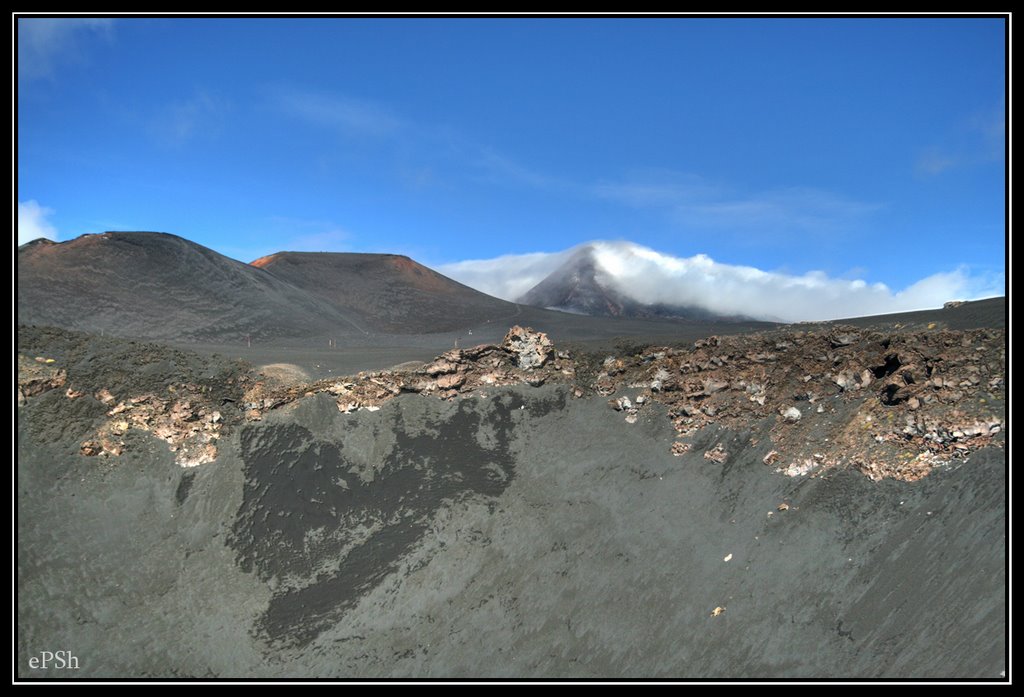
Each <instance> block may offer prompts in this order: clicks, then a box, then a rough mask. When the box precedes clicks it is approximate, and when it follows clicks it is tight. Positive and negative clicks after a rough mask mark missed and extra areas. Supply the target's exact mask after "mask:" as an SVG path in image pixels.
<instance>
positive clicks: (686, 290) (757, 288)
mask: <svg viewBox="0 0 1024 697" xmlns="http://www.w3.org/2000/svg"><path fill="white" fill-rule="evenodd" d="M581 246H590V247H591V248H592V250H593V254H594V258H595V260H596V262H597V267H598V273H599V276H600V280H601V281H602V282H605V283H608V284H610V285H612V286H613V287H615V288H616V289H617V290H619V291H620V292H622V293H625V294H626V295H628V296H630V297H632V298H633V299H635V300H637V301H639V302H642V303H649V304H654V303H665V304H671V305H690V306H698V307H702V308H705V309H707V310H711V311H713V312H717V313H721V314H725V315H744V316H748V317H754V318H759V319H772V320H781V321H786V322H798V321H803V320H826V319H837V318H842V317H858V316H867V315H877V314H886V313H890V312H905V311H911V310H923V309H930V308H938V307H942V304H943V303H944V302H946V301H948V300H973V299H979V298H984V297H992V296H996V295H1002V294H1004V292H1005V290H1004V288H1003V277H1002V274H999V275H997V276H996V277H977V276H972V275H971V274H970V273H969V272H968V270H967V269H966V268H965V267H960V268H957V269H955V270H952V271H949V272H945V273H937V274H934V275H932V276H928V277H927V278H924V279H921V280H920V281H918V282H916V283H914V284H912V285H910V286H908V287H907V288H904V289H903V290H898V291H893V290H892V289H890V288H889V287H888V286H886V285H885V284H882V283H874V284H868V283H866V282H864V281H861V280H852V281H851V280H845V279H838V278H830V277H828V276H826V275H825V274H824V273H822V272H820V271H812V272H810V273H807V274H804V275H802V276H792V275H787V274H783V273H777V272H770V271H762V270H760V269H757V268H754V267H751V266H734V265H731V264H721V263H718V262H716V261H715V260H713V259H711V258H710V257H708V256H706V255H704V254H698V255H696V256H693V257H689V258H680V257H673V256H670V255H667V254H661V253H659V252H656V251H654V250H652V249H648V248H647V247H642V246H640V245H637V244H632V243H629V242H591V243H588V245H581ZM577 249H579V247H577V248H574V249H571V250H566V251H564V252H556V253H550V254H548V253H535V254H522V255H514V256H504V257H498V258H497V259H486V260H473V261H462V262H456V263H453V264H446V265H442V266H439V267H438V270H439V271H440V272H441V273H443V274H445V275H447V276H450V277H451V278H454V279H455V280H457V281H460V282H461V283H465V284H466V285H468V286H471V287H473V288H476V289H478V290H481V291H483V292H485V293H488V294H490V295H494V296H497V297H499V298H504V299H506V300H516V299H517V298H519V297H520V296H522V295H523V294H524V293H525V292H526V291H527V290H529V289H530V288H532V287H533V286H534V285H536V284H537V283H539V282H540V281H541V280H543V279H544V277H545V276H547V275H548V274H550V273H551V272H552V271H554V270H555V269H556V268H558V266H559V265H561V264H562V263H563V262H564V261H565V260H566V259H567V258H568V256H569V255H571V254H572V253H573V252H574V251H576V250H577Z"/></svg>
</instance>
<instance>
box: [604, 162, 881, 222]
mask: <svg viewBox="0 0 1024 697" xmlns="http://www.w3.org/2000/svg"><path fill="white" fill-rule="evenodd" d="M591 191H592V193H593V194H594V195H595V196H597V197H599V198H604V199H607V200H612V201H616V202H619V203H623V204H626V205H629V206H632V207H634V208H642V209H653V210H661V211H663V212H665V214H666V215H668V216H669V218H670V219H672V220H673V221H675V222H676V223H679V224H681V225H688V226H702V227H720V228H739V229H746V230H758V231H763V230H768V231H771V232H774V233H780V232H784V231H785V230H787V229H790V230H796V231H801V232H808V231H813V232H821V231H835V230H838V229H842V228H843V227H846V226H848V225H851V224H853V223H856V222H858V221H860V220H862V219H864V218H865V217H867V216H869V215H871V214H872V213H874V212H875V211H877V210H879V209H880V208H881V205H880V204H877V203H871V202H864V201H857V200H855V199H851V198H848V197H845V196H842V195H839V194H836V193H833V192H830V191H824V190H821V189H815V188H812V187H786V188H776V189H770V190H765V191H755V192H751V193H736V192H733V191H730V190H729V189H728V188H727V187H725V186H723V185H717V184H714V183H712V182H709V181H707V180H705V179H703V178H702V177H700V176H698V175H695V174H686V173H677V172H670V171H663V172H658V173H655V174H654V175H653V176H652V175H651V174H648V175H646V176H645V177H643V178H642V179H630V180H626V181H622V182H607V181H606V182H601V183H599V184H597V185H595V186H593V187H592V188H591Z"/></svg>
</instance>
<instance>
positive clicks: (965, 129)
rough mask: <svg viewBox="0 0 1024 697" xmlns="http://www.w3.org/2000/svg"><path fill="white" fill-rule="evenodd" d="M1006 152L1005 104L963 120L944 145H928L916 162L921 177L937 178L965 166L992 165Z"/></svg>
mask: <svg viewBox="0 0 1024 697" xmlns="http://www.w3.org/2000/svg"><path fill="white" fill-rule="evenodd" d="M1005 151H1006V112H1005V109H1004V107H1003V106H999V107H996V108H992V109H979V110H977V111H975V112H974V113H972V114H971V115H970V116H968V117H966V118H965V119H963V120H962V121H961V122H960V123H959V124H958V126H957V127H956V128H955V129H953V130H952V131H951V132H950V133H949V134H948V135H947V137H946V138H944V139H943V140H942V142H941V144H937V145H931V146H929V147H927V148H925V149H924V150H923V151H922V152H921V153H920V155H918V158H917V160H916V162H915V163H914V171H915V172H916V173H917V174H918V175H919V176H924V177H934V176H938V175H941V174H945V173H946V172H948V171H950V170H952V169H957V168H963V167H975V166H979V165H991V164H993V163H998V162H1001V161H1002V160H1003V157H1004V155H1005Z"/></svg>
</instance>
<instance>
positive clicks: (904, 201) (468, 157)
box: [17, 17, 1006, 292]
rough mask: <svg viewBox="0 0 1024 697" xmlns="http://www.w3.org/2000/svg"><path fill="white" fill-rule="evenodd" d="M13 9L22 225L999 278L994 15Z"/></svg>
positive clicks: (262, 242)
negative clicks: (270, 15)
mask: <svg viewBox="0 0 1024 697" xmlns="http://www.w3.org/2000/svg"><path fill="white" fill-rule="evenodd" d="M17 24H18V95H17V96H18V102H17V108H18V131H17V140H18V184H17V187H18V190H17V198H18V201H19V229H20V230H19V235H34V234H36V233H39V232H42V233H44V234H47V235H48V236H51V237H55V238H57V239H61V240H63V239H70V238H72V237H75V236H77V235H80V234H82V233H89V232H102V231H104V230H119V229H120V230H125V229H128V230H159V231H165V232H173V233H175V234H179V235H182V236H184V237H187V238H189V239H192V240H194V241H196V242H199V243H201V244H204V245H207V246H209V247H212V248H214V249H216V250H218V251H220V252H222V253H225V254H227V255H229V256H232V257H235V258H237V259H240V260H242V261H251V260H252V259H254V258H256V257H258V256H261V255H263V254H267V253H270V252H273V251H279V250H282V249H292V250H308V251H374V252H376V251H380V252H397V253H404V254H409V255H410V256H412V257H414V258H416V259H417V260H419V261H422V262H424V263H427V264H431V265H441V266H444V267H445V268H449V269H451V268H456V267H455V266H451V264H453V263H454V262H460V261H464V260H473V259H477V260H480V259H491V258H493V257H497V256H500V255H523V254H529V253H553V252H560V251H562V250H565V249H567V248H570V247H572V246H574V245H577V244H580V243H582V242H586V241H588V240H612V241H615V240H628V241H631V242H635V243H637V244H640V245H643V246H645V247H648V248H651V249H654V250H658V252H660V253H663V254H665V255H669V256H671V257H674V258H684V259H685V258H691V257H694V256H695V255H699V254H703V255H707V257H709V258H711V259H713V260H714V261H715V262H717V263H720V264H725V265H736V266H743V267H755V268H757V269H760V270H763V271H766V272H773V273H778V274H784V275H791V276H802V275H806V274H808V273H812V272H820V274H823V275H824V276H825V277H827V278H830V279H846V280H854V279H862V280H864V281H865V282H867V283H868V284H877V283H884V284H886V286H887V287H888V288H891V289H892V290H893V291H898V290H900V289H903V288H906V287H907V286H910V285H912V284H914V283H915V282H918V281H920V280H921V279H925V278H928V277H931V276H934V275H935V274H949V273H954V272H955V273H958V274H960V275H961V276H962V277H963V278H965V279H968V281H969V282H970V283H971V284H973V285H971V286H970V289H972V290H969V291H965V292H977V291H979V289H980V290H981V291H985V290H991V289H992V288H998V287H1001V284H1002V274H1003V273H1004V270H1005V254H1006V248H1005V220H1004V200H1005V161H1004V147H1005V146H1004V143H1005V130H1006V126H1005V118H1004V113H1005V107H1006V102H1005V52H1006V46H1005V41H1004V21H1003V20H1002V19H1000V18H994V17H993V18H981V19H962V18H948V19H934V18H915V19H898V18H890V19H849V18H833V19H812V18H790V19H786V18H772V19H741V18H726V19H700V18H655V19H626V18H619V19H583V18H576V19H550V18H549V19H498V18H492V19H394V18H392V19H353V18H333V19H314V18H288V19H247V18H237V19H180V20H171V19H158V18H152V19H129V18H123V19H114V20H82V19H76V20H66V19H43V20H39V19H19V20H18V22H17ZM445 265H447V266H445Z"/></svg>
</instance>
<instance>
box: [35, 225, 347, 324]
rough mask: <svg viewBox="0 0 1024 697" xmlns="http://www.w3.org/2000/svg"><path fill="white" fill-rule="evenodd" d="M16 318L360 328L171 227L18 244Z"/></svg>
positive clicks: (335, 310) (313, 298) (282, 283)
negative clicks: (167, 230)
mask: <svg viewBox="0 0 1024 697" xmlns="http://www.w3.org/2000/svg"><path fill="white" fill-rule="evenodd" d="M18 321H19V323H20V324H38V325H52V326H59V327H65V328H69V329H81V330H85V331H91V332H96V333H100V332H102V333H105V334H113V335H115V336H126V337H140V338H147V339H161V340H176V341H231V342H235V343H239V342H245V341H246V340H247V337H251V338H252V339H255V340H259V339H265V338H272V337H280V336H288V337H301V336H311V335H316V334H327V333H328V332H335V333H341V334H343V335H344V334H351V333H361V332H362V328H361V327H359V326H358V325H356V324H355V323H353V322H352V321H351V318H350V317H349V316H348V315H347V314H346V313H345V312H344V311H342V310H340V309H339V308H337V307H334V306H332V305H330V304H329V303H327V302H325V301H324V300H322V299H320V298H318V297H316V296H313V295H310V294H309V293H306V292H305V291H303V290H301V289H298V288H296V287H294V286H292V285H291V284H289V283H287V282H285V281H282V280H280V279H278V278H276V277H274V276H273V275H271V274H269V273H267V272H265V271H262V270H260V269H257V268H254V267H252V266H249V265H247V264H242V263H240V262H237V261H234V260H233V259H229V258H227V257H225V256H223V255H221V254H218V253H217V252H214V251H213V250H211V249H207V248H206V247H203V246H201V245H198V244H195V243H193V242H189V241H188V240H185V239H183V238H181V237H177V236H175V235H168V234H164V233H155V232H146V233H141V232H106V233H103V234H100V235H83V236H81V237H78V238H76V239H74V240H70V241H68V242H61V243H59V244H55V243H51V242H46V241H37V242H33V243H29V244H27V245H24V246H22V247H21V248H19V250H18Z"/></svg>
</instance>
